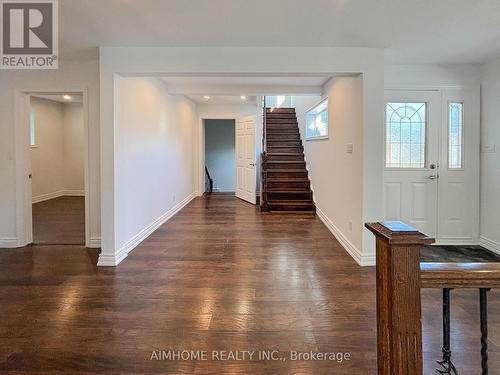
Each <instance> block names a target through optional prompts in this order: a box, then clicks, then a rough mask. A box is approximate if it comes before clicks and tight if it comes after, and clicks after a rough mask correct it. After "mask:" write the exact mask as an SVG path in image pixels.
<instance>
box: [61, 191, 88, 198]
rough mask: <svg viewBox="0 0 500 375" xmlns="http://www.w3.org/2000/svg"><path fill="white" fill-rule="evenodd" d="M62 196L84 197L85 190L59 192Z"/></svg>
mask: <svg viewBox="0 0 500 375" xmlns="http://www.w3.org/2000/svg"><path fill="white" fill-rule="evenodd" d="M61 192H62V196H66V197H84V196H85V190H61Z"/></svg>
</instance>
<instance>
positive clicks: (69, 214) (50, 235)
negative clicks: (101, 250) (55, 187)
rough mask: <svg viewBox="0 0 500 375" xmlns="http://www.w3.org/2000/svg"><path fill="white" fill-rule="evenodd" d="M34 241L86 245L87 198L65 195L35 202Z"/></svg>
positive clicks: (42, 243)
mask: <svg viewBox="0 0 500 375" xmlns="http://www.w3.org/2000/svg"><path fill="white" fill-rule="evenodd" d="M33 243H34V244H36V245H85V198H84V197H67V196H64V197H59V198H54V199H50V200H47V201H44V202H40V203H35V204H33Z"/></svg>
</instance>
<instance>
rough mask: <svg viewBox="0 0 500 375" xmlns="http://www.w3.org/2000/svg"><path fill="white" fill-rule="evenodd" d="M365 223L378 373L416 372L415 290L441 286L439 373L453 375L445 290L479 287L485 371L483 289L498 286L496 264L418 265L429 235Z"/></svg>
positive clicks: (418, 315) (418, 314)
mask: <svg viewBox="0 0 500 375" xmlns="http://www.w3.org/2000/svg"><path fill="white" fill-rule="evenodd" d="M365 227H366V228H367V229H368V230H370V231H371V232H372V233H373V234H374V235H375V237H376V267H377V269H376V273H377V277H376V280H377V349H378V374H379V375H385V374H393V373H398V374H399V375H406V374H412V375H413V374H416V375H421V374H422V372H423V359H422V325H421V319H422V308H421V306H422V305H421V298H420V290H421V288H442V289H443V347H442V359H440V360H439V361H437V363H438V366H439V368H437V369H436V372H437V373H439V374H457V373H458V371H457V369H456V368H455V365H454V364H453V362H452V361H451V350H450V321H451V319H450V291H451V289H453V288H477V289H479V305H480V330H481V368H482V374H483V375H485V374H488V321H487V316H488V314H487V292H488V291H489V290H490V289H491V288H498V287H500V263H424V262H423V263H421V262H420V249H421V248H422V246H424V245H430V244H432V243H434V239H433V238H430V237H428V236H426V235H425V234H423V233H421V232H419V231H418V230H417V229H415V228H413V227H411V226H409V225H407V224H405V223H402V222H400V221H385V222H377V223H367V224H365ZM401 342H406V345H402V346H401ZM399 369H405V371H403V372H398V371H399Z"/></svg>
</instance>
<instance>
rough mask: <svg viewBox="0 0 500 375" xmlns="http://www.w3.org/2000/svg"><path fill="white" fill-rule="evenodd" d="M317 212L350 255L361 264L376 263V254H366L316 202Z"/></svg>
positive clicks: (370, 264)
mask: <svg viewBox="0 0 500 375" xmlns="http://www.w3.org/2000/svg"><path fill="white" fill-rule="evenodd" d="M316 213H317V214H318V217H319V218H320V219H321V221H322V222H323V223H324V224H325V225H326V227H327V228H328V229H329V230H330V232H332V234H333V235H334V236H335V238H336V239H337V241H339V242H340V244H341V245H342V246H343V247H344V249H345V250H346V251H347V252H348V253H349V255H350V256H351V257H352V258H353V259H354V260H355V261H356V263H358V264H359V265H360V266H374V265H375V255H374V254H373V255H364V254H363V253H362V251H361V250H359V249H358V248H357V247H356V246H354V244H353V243H352V242H351V241H349V239H348V238H347V237H346V236H345V235H344V234H343V233H342V232H341V231H340V230H339V229H338V228H337V227H336V226H335V224H333V222H332V221H331V220H330V218H329V217H328V216H326V214H325V213H324V212H323V211H321V209H320V208H319V207H318V205H317V203H316Z"/></svg>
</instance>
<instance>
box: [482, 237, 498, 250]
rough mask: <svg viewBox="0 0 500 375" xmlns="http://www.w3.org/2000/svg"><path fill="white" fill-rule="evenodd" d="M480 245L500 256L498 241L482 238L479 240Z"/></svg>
mask: <svg viewBox="0 0 500 375" xmlns="http://www.w3.org/2000/svg"><path fill="white" fill-rule="evenodd" d="M479 245H481V246H482V247H485V248H486V249H488V250H490V251H493V252H494V253H496V254H499V255H500V243H499V242H497V241H493V240H490V239H489V238H486V237H483V236H481V237H480V238H479Z"/></svg>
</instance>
